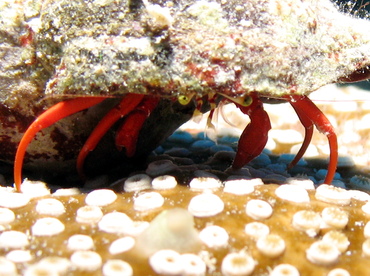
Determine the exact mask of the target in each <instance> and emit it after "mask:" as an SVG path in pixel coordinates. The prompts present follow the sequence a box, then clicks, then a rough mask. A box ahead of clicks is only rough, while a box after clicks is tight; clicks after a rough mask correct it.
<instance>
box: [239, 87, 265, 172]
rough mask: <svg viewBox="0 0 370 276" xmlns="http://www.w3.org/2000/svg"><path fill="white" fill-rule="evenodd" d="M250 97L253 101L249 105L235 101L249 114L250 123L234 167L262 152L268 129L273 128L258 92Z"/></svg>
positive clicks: (240, 165)
mask: <svg viewBox="0 0 370 276" xmlns="http://www.w3.org/2000/svg"><path fill="white" fill-rule="evenodd" d="M248 97H250V98H248V99H249V101H250V100H251V101H252V102H251V103H248V104H247V105H242V104H239V103H235V104H236V106H237V107H238V108H239V109H240V110H241V111H242V112H243V113H244V114H247V115H248V116H249V118H250V123H249V124H248V125H247V127H246V128H245V129H244V131H243V133H242V135H241V136H240V139H239V144H238V151H237V153H236V156H235V159H234V162H233V164H232V167H233V168H234V169H240V168H241V167H243V166H244V165H245V164H247V163H248V162H250V161H252V160H253V159H254V158H255V157H257V156H258V155H259V154H260V153H261V152H262V150H263V149H264V147H265V145H266V143H267V139H268V136H267V134H268V131H269V130H270V129H271V124H270V119H269V117H268V114H267V113H266V111H265V110H264V109H263V103H262V101H261V100H260V99H259V98H258V96H257V94H256V93H250V94H249V96H248Z"/></svg>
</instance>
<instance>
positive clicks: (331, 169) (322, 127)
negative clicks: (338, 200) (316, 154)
mask: <svg viewBox="0 0 370 276" xmlns="http://www.w3.org/2000/svg"><path fill="white" fill-rule="evenodd" d="M286 98H287V99H288V101H289V102H290V104H291V105H292V106H293V108H294V109H295V110H296V111H297V110H299V111H298V112H297V113H298V116H299V117H300V118H302V117H306V118H307V119H309V120H311V122H312V123H313V124H314V125H315V126H316V128H317V129H318V131H320V132H321V133H323V134H325V135H326V137H327V138H328V141H329V148H330V156H329V166H328V173H327V175H326V177H325V180H324V182H325V183H327V184H330V183H331V182H332V181H333V179H334V175H335V171H336V169H337V162H338V142H337V135H336V134H335V132H334V128H333V126H332V125H331V123H330V121H329V120H328V118H326V116H325V115H324V114H323V113H322V112H321V110H320V109H319V108H318V107H317V106H316V105H315V104H314V103H313V102H312V101H311V100H310V99H309V98H308V97H307V96H300V95H291V96H288V97H286ZM302 115H303V116H302ZM304 120H305V119H304ZM303 124H304V123H303ZM306 140H307V139H306V138H305V142H306ZM302 147H303V145H302Z"/></svg>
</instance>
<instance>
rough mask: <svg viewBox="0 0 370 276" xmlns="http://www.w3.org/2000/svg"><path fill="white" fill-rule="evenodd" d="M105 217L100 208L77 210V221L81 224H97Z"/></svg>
mask: <svg viewBox="0 0 370 276" xmlns="http://www.w3.org/2000/svg"><path fill="white" fill-rule="evenodd" d="M102 217H103V212H102V211H101V209H100V208H99V207H98V206H88V205H87V206H83V207H81V208H79V209H78V210H77V215H76V221H77V222H79V223H89V224H95V223H98V222H99V221H100V219H101V218H102Z"/></svg>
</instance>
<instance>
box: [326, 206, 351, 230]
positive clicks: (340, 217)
mask: <svg viewBox="0 0 370 276" xmlns="http://www.w3.org/2000/svg"><path fill="white" fill-rule="evenodd" d="M321 217H322V219H323V221H324V222H325V224H326V226H327V227H333V228H336V229H343V228H344V227H346V225H347V223H348V213H347V212H345V211H343V210H341V209H340V208H338V207H326V208H324V210H322V212H321Z"/></svg>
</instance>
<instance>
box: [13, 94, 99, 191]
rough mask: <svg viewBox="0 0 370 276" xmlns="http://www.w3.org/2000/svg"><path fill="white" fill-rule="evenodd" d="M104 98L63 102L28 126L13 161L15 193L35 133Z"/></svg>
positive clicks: (19, 183)
mask: <svg viewBox="0 0 370 276" xmlns="http://www.w3.org/2000/svg"><path fill="white" fill-rule="evenodd" d="M104 99H106V97H81V98H76V99H72V100H67V101H63V102H60V103H57V104H56V105H54V106H52V107H51V108H49V109H48V110H46V111H45V112H44V113H42V114H41V115H40V116H39V117H37V118H36V120H35V121H34V122H33V123H32V124H31V125H30V126H29V128H28V129H27V131H26V132H25V133H24V135H23V137H22V139H21V141H20V143H19V146H18V148H17V152H16V155H15V161H14V183H15V187H16V189H17V191H18V192H19V191H20V189H21V183H22V166H23V161H24V156H25V153H26V150H27V147H28V145H29V144H30V143H31V141H32V139H33V138H34V137H35V135H36V133H37V132H39V131H40V130H42V129H44V128H47V127H49V126H51V125H52V124H54V123H56V122H57V121H59V120H61V119H63V118H65V117H68V116H69V115H72V114H74V113H77V112H79V111H81V110H84V109H87V108H89V107H91V106H93V105H96V104H98V103H100V102H102V101H103V100H104Z"/></svg>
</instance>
